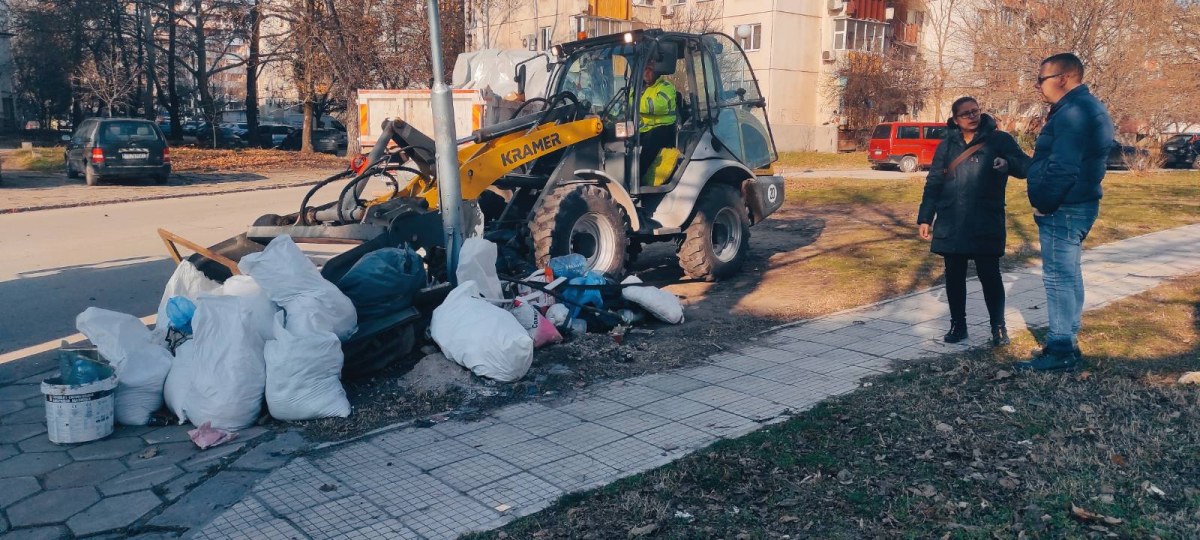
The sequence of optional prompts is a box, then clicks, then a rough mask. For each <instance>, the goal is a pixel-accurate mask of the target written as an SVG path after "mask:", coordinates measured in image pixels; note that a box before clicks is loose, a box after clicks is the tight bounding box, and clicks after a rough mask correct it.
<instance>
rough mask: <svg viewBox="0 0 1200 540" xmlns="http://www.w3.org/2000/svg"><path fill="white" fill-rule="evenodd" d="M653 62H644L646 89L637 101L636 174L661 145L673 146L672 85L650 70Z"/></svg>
mask: <svg viewBox="0 0 1200 540" xmlns="http://www.w3.org/2000/svg"><path fill="white" fill-rule="evenodd" d="M655 63H656V61H654V60H651V61H649V62H646V69H645V70H643V71H642V80H643V81H645V83H646V90H645V91H644V92H642V96H641V99H639V100H638V117H639V120H638V131H640V132H641V134H642V154H641V159H640V161H639V163H638V176H639V177H641V176H642V175H644V174H646V171H648V170H650V165H651V164H653V163H654V158H656V157H658V153H659V152H660V151H662V149H663V148H671V147H674V146H675V115H676V108H678V106H679V104H678V103H676V102H675V96H676V95H677V93H676V91H675V85H673V84H671V81H670V80H668V79H667V78H666V77H663V76H659V75H656V74H655V73H654V65H655Z"/></svg>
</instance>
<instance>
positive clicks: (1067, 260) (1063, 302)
mask: <svg viewBox="0 0 1200 540" xmlns="http://www.w3.org/2000/svg"><path fill="white" fill-rule="evenodd" d="M1099 211H1100V202H1099V201H1096V202H1089V203H1080V204H1070V205H1066V204H1065V205H1063V206H1061V207H1059V208H1058V210H1056V211H1055V212H1054V213H1053V214H1050V215H1048V216H1034V218H1033V219H1034V221H1036V222H1037V226H1038V238H1039V239H1040V240H1041V244H1042V281H1043V283H1045V285H1046V304H1047V309H1048V315H1049V316H1050V334H1049V335H1047V336H1046V351H1047V352H1051V353H1059V354H1067V353H1070V352H1071V351H1072V350H1073V349H1074V348H1075V347H1077V346H1078V343H1079V342H1078V339H1077V338H1076V335H1077V334H1078V333H1079V320H1080V318H1082V317H1083V269H1082V268H1081V265H1080V257H1081V256H1082V255H1083V240H1084V239H1085V238H1087V235H1088V232H1089V231H1091V230H1092V224H1094V223H1095V222H1096V215H1097V214H1099Z"/></svg>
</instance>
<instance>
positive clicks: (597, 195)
mask: <svg viewBox="0 0 1200 540" xmlns="http://www.w3.org/2000/svg"><path fill="white" fill-rule="evenodd" d="M529 228H530V236H531V237H532V238H533V247H534V256H535V259H536V261H537V264H538V266H546V264H547V263H549V262H550V259H552V258H554V257H560V256H563V255H567V254H570V253H578V254H580V255H583V256H584V257H585V258H587V260H588V266H589V267H590V268H591V269H592V270H595V271H597V272H601V273H603V274H608V275H610V276H620V275H621V274H623V273H624V272H625V249H626V247H627V246H628V245H629V233H628V226H627V225H626V218H625V212H624V210H623V209H622V208H621V206H620V205H618V204H617V203H616V201H614V200H613V198H612V196H611V195H609V193H608V190H606V189H604V188H603V187H600V186H597V185H592V184H575V185H566V186H561V187H559V188H557V189H555V190H554V191H553V192H551V193H550V195H548V196H547V197H546V200H545V201H543V204H542V206H541V207H540V208H538V209H537V211H536V212H534V215H533V221H532V222H531V223H530V226H529Z"/></svg>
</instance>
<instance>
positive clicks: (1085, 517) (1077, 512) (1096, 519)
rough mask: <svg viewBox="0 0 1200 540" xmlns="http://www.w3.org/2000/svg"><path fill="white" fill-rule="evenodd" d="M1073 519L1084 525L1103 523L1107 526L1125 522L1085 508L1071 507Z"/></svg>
mask: <svg viewBox="0 0 1200 540" xmlns="http://www.w3.org/2000/svg"><path fill="white" fill-rule="evenodd" d="M1071 517H1073V518H1075V519H1077V520H1079V521H1082V522H1084V523H1103V524H1105V525H1120V524H1122V523H1124V522H1125V521H1124V520H1122V519H1120V518H1115V517H1111V516H1106V515H1103V514H1097V513H1095V512H1089V511H1088V510H1085V509H1083V508H1080V507H1078V506H1075V505H1074V504H1072V505H1071Z"/></svg>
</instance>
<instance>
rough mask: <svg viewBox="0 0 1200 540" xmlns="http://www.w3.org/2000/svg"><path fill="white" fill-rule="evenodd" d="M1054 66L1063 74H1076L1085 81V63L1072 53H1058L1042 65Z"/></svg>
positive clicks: (1043, 61)
mask: <svg viewBox="0 0 1200 540" xmlns="http://www.w3.org/2000/svg"><path fill="white" fill-rule="evenodd" d="M1046 64H1053V65H1054V66H1055V67H1057V68H1058V69H1059V71H1061V72H1063V73H1074V74H1075V75H1076V76H1078V77H1079V80H1081V81H1082V80H1083V61H1082V60H1080V59H1079V57H1078V56H1075V55H1074V54H1071V53H1058V54H1056V55H1054V56H1051V57H1050V58H1047V59H1045V60H1042V65H1043V66H1044V65H1046Z"/></svg>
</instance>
